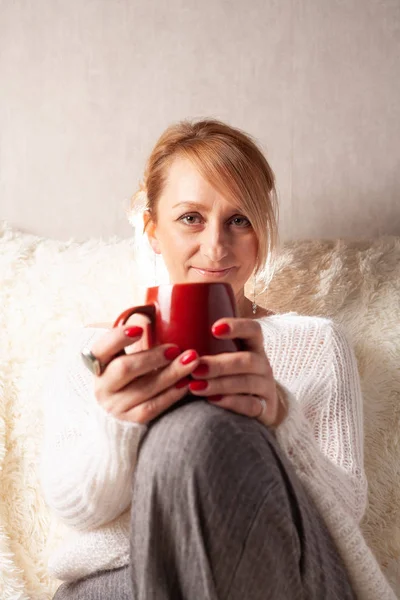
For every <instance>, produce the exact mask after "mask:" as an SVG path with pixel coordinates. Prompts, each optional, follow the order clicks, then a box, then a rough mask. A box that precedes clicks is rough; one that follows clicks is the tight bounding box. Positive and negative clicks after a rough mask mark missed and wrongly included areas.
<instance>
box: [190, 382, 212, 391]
mask: <svg viewBox="0 0 400 600" xmlns="http://www.w3.org/2000/svg"><path fill="white" fill-rule="evenodd" d="M206 387H208V381H191V382H190V383H189V390H191V391H192V392H201V391H202V390H205V389H206Z"/></svg>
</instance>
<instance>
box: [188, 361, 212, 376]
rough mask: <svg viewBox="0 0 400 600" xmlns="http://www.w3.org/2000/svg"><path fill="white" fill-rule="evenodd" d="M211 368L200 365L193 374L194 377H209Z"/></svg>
mask: <svg viewBox="0 0 400 600" xmlns="http://www.w3.org/2000/svg"><path fill="white" fill-rule="evenodd" d="M209 370H210V369H209V367H208V365H204V364H203V365H201V364H200V365H199V366H198V367H196V368H195V370H194V371H193V372H192V375H197V376H198V377H203V376H204V375H207V373H208V371H209Z"/></svg>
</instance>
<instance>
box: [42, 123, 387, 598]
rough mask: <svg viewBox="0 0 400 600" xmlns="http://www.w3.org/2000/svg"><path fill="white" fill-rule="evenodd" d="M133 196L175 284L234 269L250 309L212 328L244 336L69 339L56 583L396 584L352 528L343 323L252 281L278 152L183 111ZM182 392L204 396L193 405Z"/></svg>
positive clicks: (95, 591) (357, 409)
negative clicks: (64, 528) (228, 350)
mask: <svg viewBox="0 0 400 600" xmlns="http://www.w3.org/2000/svg"><path fill="white" fill-rule="evenodd" d="M139 194H140V195H141V196H143V195H144V196H145V198H146V210H145V211H144V224H145V231H146V233H147V236H148V239H149V242H150V245H151V247H152V249H153V250H154V252H155V253H156V254H162V257H163V259H164V262H165V265H166V267H167V269H168V272H169V275H170V279H171V281H172V282H196V281H224V282H229V283H230V284H231V285H232V287H233V290H234V292H235V296H236V300H237V305H238V310H239V318H237V319H221V320H220V321H218V322H217V323H215V324H214V326H213V330H212V331H213V334H214V335H215V336H217V337H218V336H221V337H226V338H242V339H243V340H244V341H245V343H246V350H244V351H242V352H237V353H232V354H220V355H217V356H198V355H197V354H196V352H195V351H194V350H189V351H185V352H183V353H182V352H181V350H180V349H179V348H177V347H176V346H174V345H172V344H165V345H162V346H158V347H156V348H152V349H148V347H147V343H146V336H145V334H144V329H143V327H140V326H138V325H137V324H135V325H132V324H130V325H129V326H124V327H118V328H115V329H112V328H111V327H110V326H108V327H107V326H101V327H99V326H97V327H89V328H87V329H84V330H83V331H82V332H79V335H78V339H74V340H71V343H70V345H69V347H68V348H67V349H66V351H65V354H64V356H63V358H62V359H60V361H59V362H58V363H57V367H56V370H55V372H54V374H53V376H52V378H51V383H50V385H49V386H48V390H47V399H48V401H47V403H46V406H47V408H46V416H47V425H46V436H45V449H44V452H43V461H42V464H43V486H44V491H45V494H46V498H47V501H48V503H49V505H50V507H51V508H52V509H53V510H54V511H55V512H56V513H57V515H58V516H59V517H60V518H61V519H63V520H64V521H65V523H66V524H67V525H69V527H70V528H71V530H72V532H73V533H72V534H71V536H70V538H69V539H68V540H67V541H66V542H65V543H64V544H63V545H62V547H61V548H60V550H59V551H58V552H57V553H56V555H55V556H54V557H53V559H52V561H51V564H50V568H51V571H52V572H53V574H54V575H55V576H56V577H58V578H60V579H63V580H64V581H65V582H66V583H64V584H63V585H62V586H61V587H60V588H59V590H58V592H57V593H56V596H55V598H56V599H57V600H62V599H78V598H85V599H95V598H112V599H115V600H119V599H134V600H144V599H150V598H151V599H157V600H164V599H165V600H167V599H173V600H178V599H182V600H183V599H185V600H198V599H199V600H200V599H201V600H208V599H210V600H211V599H213V600H216V599H222V598H226V599H230V600H236V599H238V600H239V599H240V600H242V599H243V598H246V599H247V600H258V599H261V598H263V599H265V598H272V599H279V600H281V599H282V600H284V599H297V598H299V599H321V598H324V600H330V599H334V598H335V599H336V598H338V599H339V598H340V600H346V599H350V598H362V599H364V598H365V599H371V600H376V598H380V599H381V600H382V599H384V598H394V597H395V596H394V594H393V592H392V591H391V589H390V587H389V585H388V584H387V582H386V580H385V579H384V577H383V575H382V573H381V571H380V569H379V566H378V564H377V563H376V561H375V559H374V557H373V555H372V554H371V552H370V551H369V549H368V547H367V545H366V543H365V541H364V539H363V537H362V534H361V532H360V529H359V526H358V524H359V522H360V520H361V518H362V516H363V513H364V510H365V504H366V494H367V483H366V478H365V474H364V469H363V424H362V398H361V393H360V385H359V378H358V372H357V365H356V361H355V358H354V354H353V352H352V350H351V349H350V347H349V345H348V343H347V341H346V339H345V337H344V336H343V334H342V332H341V331H340V329H338V328H337V326H335V325H334V324H333V323H332V322H331V321H330V320H328V319H322V318H314V317H302V316H299V315H296V314H295V313H289V314H286V315H274V314H273V313H270V312H269V311H266V310H263V309H262V308H261V307H257V305H256V303H255V298H253V302H252V301H251V300H250V299H249V298H247V297H246V296H245V293H244V286H245V283H246V282H247V281H248V280H251V278H252V276H253V275H254V274H255V273H256V272H258V271H260V270H261V269H262V268H263V266H264V265H265V263H266V260H267V259H268V258H269V257H271V255H272V254H271V253H272V252H273V250H274V246H275V243H276V237H277V232H276V218H275V210H276V207H275V202H274V198H275V187H274V176H273V173H272V171H271V168H270V166H269V165H268V163H267V161H266V159H265V157H264V156H263V154H262V153H261V151H260V150H259V149H258V147H257V146H256V144H255V143H254V142H253V141H252V140H251V139H250V138H249V136H247V135H245V134H244V133H242V132H240V131H239V130H237V129H233V128H232V127H229V126H227V125H225V124H223V123H220V122H218V121H213V120H205V121H199V122H195V123H189V122H182V123H179V124H177V125H175V126H172V127H170V128H169V129H167V131H166V132H165V133H164V134H163V135H162V136H161V138H160V139H159V141H158V142H157V144H156V146H155V148H154V150H153V152H152V154H151V156H150V158H149V161H148V164H147V168H146V172H145V177H144V183H143V185H142V189H141V190H140V192H139ZM127 346H131V350H132V352H129V353H128V354H124V353H121V350H123V349H124V348H126V347H127ZM84 348H90V352H91V354H89V356H90V357H91V359H92V361H94V362H95V363H96V365H97V367H99V366H100V367H101V368H100V370H99V371H97V374H96V375H95V376H94V378H93V375H92V374H91V373H90V372H89V371H88V370H86V369H85V367H84V366H83V363H82V361H81V359H80V357H79V350H82V349H84ZM121 354H122V355H121ZM189 376H190V377H189ZM93 379H94V381H93ZM187 394H192V396H193V397H197V398H199V399H201V401H200V402H190V403H185V404H184V405H182V403H180V402H179V401H180V400H181V399H183V398H184V397H185V396H186V395H187ZM175 405H177V406H176V407H175V410H172V409H173V408H174V406H175ZM139 445H140V451H139ZM132 482H133V485H132ZM131 506H132V510H130V508H131Z"/></svg>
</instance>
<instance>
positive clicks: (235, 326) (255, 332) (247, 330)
mask: <svg viewBox="0 0 400 600" xmlns="http://www.w3.org/2000/svg"><path fill="white" fill-rule="evenodd" d="M211 331H212V334H213V335H214V336H215V337H217V338H222V339H237V338H239V339H241V340H243V341H244V342H245V344H246V348H247V349H248V350H250V351H253V352H259V353H262V352H263V351H264V343H263V335H262V331H261V326H260V324H259V323H258V322H257V321H255V320H254V319H238V318H233V319H219V320H218V321H216V322H215V323H214V324H213V326H212V328H211Z"/></svg>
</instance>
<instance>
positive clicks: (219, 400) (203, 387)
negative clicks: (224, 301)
mask: <svg viewBox="0 0 400 600" xmlns="http://www.w3.org/2000/svg"><path fill="white" fill-rule="evenodd" d="M212 333H213V335H215V337H218V338H226V339H234V338H240V339H242V340H243V341H244V342H245V344H246V350H244V351H238V352H225V353H222V354H217V355H215V356H202V357H201V360H200V364H199V366H198V367H197V368H196V369H195V370H194V371H193V372H192V376H193V377H194V378H195V379H196V380H197V381H193V382H191V383H190V384H189V390H190V391H191V393H192V394H195V395H196V396H197V395H198V396H204V397H206V399H207V400H208V401H209V402H213V403H215V404H216V406H221V407H222V408H227V409H229V410H232V411H234V412H236V413H239V414H242V415H247V416H249V417H253V418H258V419H259V420H260V421H261V422H262V423H264V424H265V425H273V426H277V425H279V424H280V423H281V422H282V420H283V419H284V418H285V416H286V402H285V398H284V393H283V390H282V389H281V388H280V386H279V385H278V384H277V383H276V382H275V379H274V376H273V373H272V368H271V365H270V363H269V361H268V358H267V356H266V354H265V351H264V346H263V337H262V332H261V327H260V324H259V323H257V321H254V320H252V319H236V318H235V319H219V320H218V321H216V323H214V325H213V327H212ZM260 399H264V400H265V401H266V408H265V410H262V408H263V407H262V403H261V402H260Z"/></svg>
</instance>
